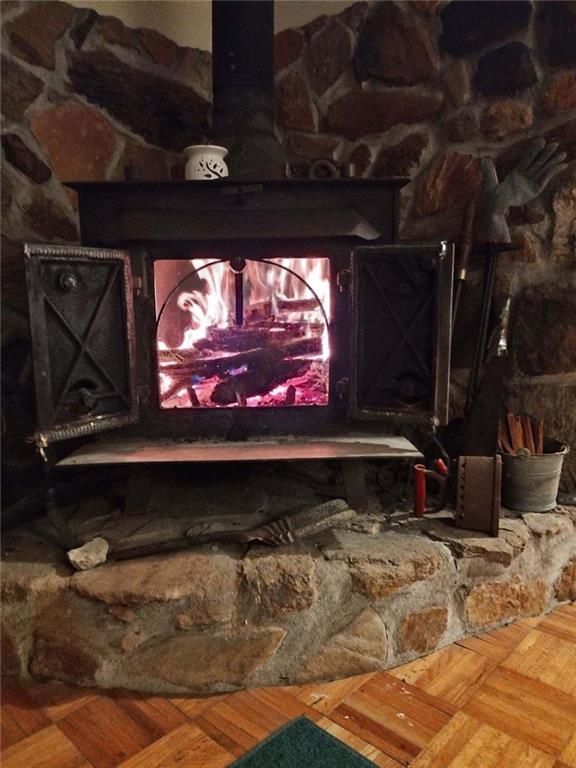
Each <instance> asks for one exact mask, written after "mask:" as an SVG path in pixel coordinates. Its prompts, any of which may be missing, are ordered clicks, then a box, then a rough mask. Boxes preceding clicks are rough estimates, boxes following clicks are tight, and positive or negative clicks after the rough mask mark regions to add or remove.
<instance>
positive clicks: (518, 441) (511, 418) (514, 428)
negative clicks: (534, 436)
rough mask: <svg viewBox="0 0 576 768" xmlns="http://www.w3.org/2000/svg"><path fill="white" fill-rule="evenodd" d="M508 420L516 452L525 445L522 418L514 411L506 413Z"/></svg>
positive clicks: (513, 448)
mask: <svg viewBox="0 0 576 768" xmlns="http://www.w3.org/2000/svg"><path fill="white" fill-rule="evenodd" d="M506 418H507V421H508V429H509V430H510V439H511V443H512V451H513V452H514V453H516V451H518V450H519V449H520V448H523V447H524V439H523V435H522V426H521V424H520V420H519V419H518V417H517V416H515V415H514V414H513V413H508V414H507V415H506Z"/></svg>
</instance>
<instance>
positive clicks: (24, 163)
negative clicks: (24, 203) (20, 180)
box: [2, 133, 52, 184]
mask: <svg viewBox="0 0 576 768" xmlns="http://www.w3.org/2000/svg"><path fill="white" fill-rule="evenodd" d="M2 149H3V150H4V155H5V156H6V159H7V160H8V161H9V162H10V163H12V165H14V166H15V167H16V168H18V170H19V171H21V172H22V173H23V174H25V175H26V176H28V178H29V179H32V181H34V182H36V184H43V183H44V182H45V181H48V179H49V178H50V177H51V176H52V171H51V170H50V168H49V167H48V166H47V165H46V163H43V162H42V160H40V158H39V157H38V155H37V154H36V153H35V152H33V151H32V150H31V149H30V147H29V146H28V145H27V144H26V143H25V142H24V141H23V140H22V139H21V138H20V136H18V134H16V133H4V134H3V135H2Z"/></svg>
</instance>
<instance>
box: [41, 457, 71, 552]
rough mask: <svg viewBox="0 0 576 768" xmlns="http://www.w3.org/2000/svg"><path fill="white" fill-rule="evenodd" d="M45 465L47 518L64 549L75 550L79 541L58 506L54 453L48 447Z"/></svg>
mask: <svg viewBox="0 0 576 768" xmlns="http://www.w3.org/2000/svg"><path fill="white" fill-rule="evenodd" d="M44 456H45V462H46V463H45V464H44V480H45V483H46V485H45V489H46V490H45V491H44V506H45V509H46V516H47V517H48V520H50V522H51V523H52V525H53V527H54V530H55V531H56V534H57V536H58V543H59V544H60V545H61V546H62V549H74V548H75V547H77V546H78V540H77V538H76V536H75V535H74V534H73V533H72V529H71V528H70V526H69V525H68V520H67V519H66V517H65V516H64V515H63V514H62V510H61V509H60V507H59V506H58V498H57V496H56V479H55V477H54V472H55V470H54V454H53V451H52V450H51V449H50V448H49V447H46V449H45V453H44Z"/></svg>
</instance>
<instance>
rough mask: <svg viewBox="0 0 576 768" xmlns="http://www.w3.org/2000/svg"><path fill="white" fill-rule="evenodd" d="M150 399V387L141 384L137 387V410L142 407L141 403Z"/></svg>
mask: <svg viewBox="0 0 576 768" xmlns="http://www.w3.org/2000/svg"><path fill="white" fill-rule="evenodd" d="M149 399H150V387H149V386H148V385H147V384H143V385H142V386H140V387H137V389H136V402H137V404H138V408H140V406H141V405H142V403H147V402H148V400H149Z"/></svg>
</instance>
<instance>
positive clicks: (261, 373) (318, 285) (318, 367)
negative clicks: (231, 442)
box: [155, 256, 330, 408]
mask: <svg viewBox="0 0 576 768" xmlns="http://www.w3.org/2000/svg"><path fill="white" fill-rule="evenodd" d="M183 264H184V265H186V266H187V270H185V271H184V272H183V271H182V265H183ZM190 273H191V274H190ZM188 274H189V277H186V275H188ZM172 275H173V278H172V282H171V281H170V278H171V276H172ZM183 277H185V278H186V279H184V280H183V281H182V278H183ZM155 280H156V305H157V311H158V313H161V316H160V317H159V322H158V337H157V338H158V359H159V372H158V374H159V384H160V399H161V405H162V407H163V408H194V407H195V408H197V407H210V408H213V407H239V406H240V407H260V406H299V405H326V404H327V403H328V370H329V356H330V349H329V336H328V323H327V319H329V318H330V276H329V260H328V259H326V258H322V257H318V256H312V257H309V258H304V259H302V258H300V259H295V258H282V259H270V260H269V261H267V262H262V261H250V260H247V261H246V265H245V267H244V269H243V270H242V271H241V276H240V277H238V273H237V272H234V271H233V269H232V268H231V265H230V263H229V262H226V261H222V262H216V263H214V262H213V261H209V260H207V259H194V260H192V261H190V262H175V261H157V262H156V264H155ZM180 281H182V284H181V286H180V287H179V288H178V289H177V290H175V291H174V290H173V288H174V285H177V284H178V283H179V282H180ZM240 320H241V322H239V321H240Z"/></svg>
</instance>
